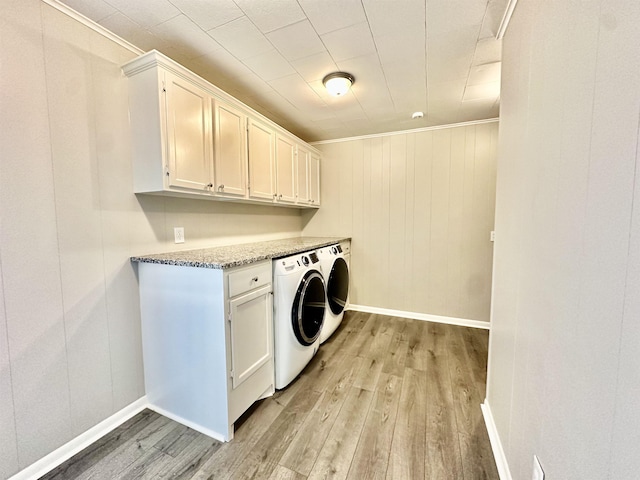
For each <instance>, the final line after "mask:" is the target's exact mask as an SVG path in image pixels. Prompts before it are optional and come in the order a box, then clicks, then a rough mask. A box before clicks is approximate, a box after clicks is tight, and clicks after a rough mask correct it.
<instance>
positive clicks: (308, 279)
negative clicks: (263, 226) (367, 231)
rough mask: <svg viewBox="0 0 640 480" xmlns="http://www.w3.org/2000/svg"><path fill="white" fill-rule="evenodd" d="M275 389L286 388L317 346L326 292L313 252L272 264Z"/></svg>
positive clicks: (318, 262) (282, 259) (279, 260)
mask: <svg viewBox="0 0 640 480" xmlns="http://www.w3.org/2000/svg"><path fill="white" fill-rule="evenodd" d="M273 296H274V302H273V326H274V328H273V334H274V358H275V359H274V362H275V376H276V382H275V383H276V388H277V389H281V388H284V387H286V386H287V385H289V383H291V381H292V380H293V379H294V378H296V377H297V376H298V375H299V374H300V372H302V370H303V369H304V367H305V366H306V365H307V364H308V363H309V361H311V359H312V358H313V356H314V355H315V353H316V352H317V351H318V347H319V346H320V331H321V329H322V322H323V320H324V312H325V305H326V293H325V285H324V279H323V277H322V273H321V271H320V261H319V259H318V256H317V254H316V252H305V253H301V254H298V255H294V256H291V257H286V258H280V259H277V260H274V261H273Z"/></svg>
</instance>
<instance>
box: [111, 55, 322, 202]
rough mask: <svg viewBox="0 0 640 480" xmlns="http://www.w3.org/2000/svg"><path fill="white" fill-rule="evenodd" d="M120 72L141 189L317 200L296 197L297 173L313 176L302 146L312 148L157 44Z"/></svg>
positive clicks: (187, 194) (248, 198) (136, 187)
mask: <svg viewBox="0 0 640 480" xmlns="http://www.w3.org/2000/svg"><path fill="white" fill-rule="evenodd" d="M122 70H123V71H124V73H125V75H127V77H129V113H130V120H131V132H132V147H133V151H132V158H133V177H134V178H133V180H134V185H133V189H134V192H135V193H156V194H163V195H172V196H183V197H198V198H207V199H216V198H220V199H223V198H224V199H229V200H236V201H243V202H251V203H271V204H276V205H284V206H300V207H309V206H311V207H313V206H318V205H319V203H314V202H313V201H312V199H313V197H310V199H309V201H300V200H299V199H297V198H296V194H298V195H299V192H300V188H301V187H300V185H301V184H300V181H299V179H298V175H310V174H311V172H309V173H307V174H304V173H301V171H299V170H298V166H297V165H296V158H297V157H296V152H297V149H298V148H299V147H300V146H301V145H302V146H303V148H304V149H305V150H306V151H307V152H308V153H309V155H310V157H309V158H311V155H312V154H316V152H317V151H316V150H315V149H314V148H313V147H311V146H310V145H308V144H306V143H304V142H302V141H301V140H299V139H298V138H296V137H295V136H293V135H292V134H290V133H289V132H286V131H285V130H283V129H282V128H280V127H279V126H278V125H276V124H274V123H273V122H271V121H270V120H268V119H266V118H265V117H263V116H262V115H260V114H259V113H257V112H255V111H253V110H252V109H250V108H249V107H247V106H246V105H244V104H242V103H241V102H239V101H238V100H236V99H234V98H233V97H231V96H229V95H228V94H226V93H225V92H223V91H222V90H220V89H219V88H217V87H215V86H214V85H211V84H210V83H208V82H207V81H205V80H203V79H202V78H200V77H199V76H197V75H196V74H194V73H192V72H191V71H189V70H187V69H186V68H184V67H183V66H181V65H180V64H178V63H176V62H174V61H173V60H171V59H170V58H167V57H166V56H164V55H162V54H161V53H159V52H157V51H155V50H152V51H151V52H149V53H146V54H144V55H142V56H140V57H138V58H136V59H134V60H132V61H130V62H128V63H127V64H125V65H123V67H122ZM317 158H318V159H319V156H318V157H317ZM307 165H309V166H310V165H311V163H310V160H309V161H307ZM317 165H318V166H319V162H318V163H317ZM310 179H311V176H309V179H308V180H307V184H308V185H309V187H308V188H309V195H312V193H313V185H311V184H309V183H308V182H309V180H310ZM305 196H306V194H305Z"/></svg>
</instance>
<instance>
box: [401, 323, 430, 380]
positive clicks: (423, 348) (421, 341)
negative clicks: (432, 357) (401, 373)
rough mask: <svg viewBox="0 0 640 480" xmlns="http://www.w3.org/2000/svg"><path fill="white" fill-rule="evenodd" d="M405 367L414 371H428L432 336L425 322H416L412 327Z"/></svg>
mask: <svg viewBox="0 0 640 480" xmlns="http://www.w3.org/2000/svg"><path fill="white" fill-rule="evenodd" d="M411 330H412V332H411V335H410V337H409V345H408V350H407V359H406V361H405V366H406V367H408V368H413V369H414V370H421V371H423V372H424V371H426V370H427V364H428V362H429V342H430V336H429V332H428V330H427V324H426V323H425V322H420V321H416V322H415V323H414V324H413V325H412V327H411Z"/></svg>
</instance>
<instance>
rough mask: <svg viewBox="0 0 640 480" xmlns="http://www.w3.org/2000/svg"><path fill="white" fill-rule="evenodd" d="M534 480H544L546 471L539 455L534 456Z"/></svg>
mask: <svg viewBox="0 0 640 480" xmlns="http://www.w3.org/2000/svg"><path fill="white" fill-rule="evenodd" d="M531 478H532V480H544V471H543V470H542V465H540V460H539V459H538V456H537V455H534V456H533V477H531Z"/></svg>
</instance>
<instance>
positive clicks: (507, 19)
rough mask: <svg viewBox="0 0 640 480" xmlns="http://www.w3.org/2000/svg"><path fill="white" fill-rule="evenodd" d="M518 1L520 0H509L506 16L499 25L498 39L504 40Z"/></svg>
mask: <svg viewBox="0 0 640 480" xmlns="http://www.w3.org/2000/svg"><path fill="white" fill-rule="evenodd" d="M516 3H518V0H509V3H508V4H507V9H506V10H505V11H504V16H503V17H502V21H501V22H500V26H499V27H498V33H496V38H497V39H498V40H502V37H504V34H505V33H506V32H507V27H508V26H509V22H510V21H511V16H512V15H513V11H514V10H515V8H516Z"/></svg>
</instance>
